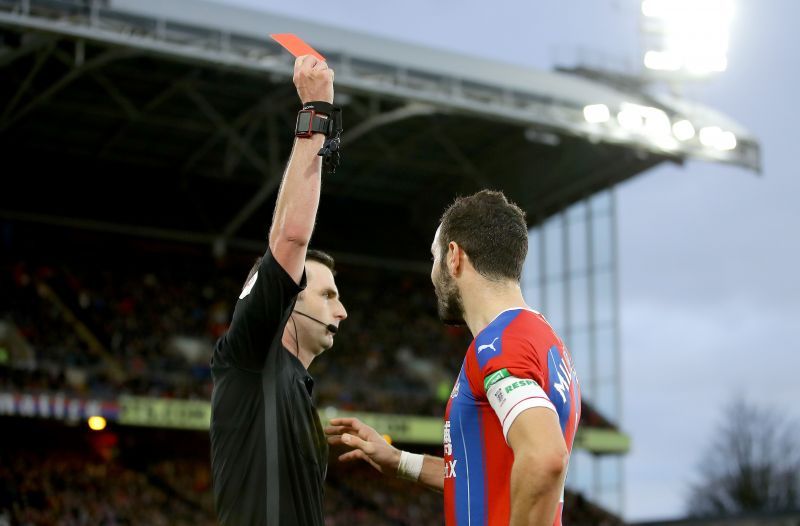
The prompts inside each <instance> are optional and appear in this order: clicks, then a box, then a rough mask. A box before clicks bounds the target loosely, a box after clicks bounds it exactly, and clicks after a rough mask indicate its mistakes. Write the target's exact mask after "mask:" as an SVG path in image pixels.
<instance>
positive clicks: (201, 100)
mask: <svg viewBox="0 0 800 526" xmlns="http://www.w3.org/2000/svg"><path fill="white" fill-rule="evenodd" d="M184 91H185V92H186V94H187V95H188V96H189V98H190V99H192V101H193V102H194V103H195V105H197V107H198V108H199V109H200V111H202V112H203V114H204V115H205V116H206V117H207V118H208V120H210V121H211V122H212V123H213V124H214V125H215V126H217V127H218V128H219V129H220V131H222V133H223V134H224V135H225V136H227V137H228V139H229V140H230V141H231V142H232V143H233V145H234V146H236V147H237V148H238V149H239V150H241V152H242V155H243V156H244V157H245V158H246V159H247V160H248V161H250V164H252V165H253V166H254V167H255V168H256V169H257V170H258V171H259V172H261V173H262V174H263V176H264V177H269V175H270V172H269V165H268V164H267V162H266V161H265V160H264V159H263V158H262V157H261V156H260V155H258V154H257V153H256V152H254V151H253V149H252V148H251V147H250V144H248V143H247V141H245V140H244V139H242V137H241V136H240V135H239V134H238V133H237V132H236V130H235V129H234V128H233V127H232V126H231V125H230V124H229V123H228V121H226V120H225V118H224V117H223V116H222V115H220V113H219V112H218V111H217V110H216V109H214V107H213V106H212V105H211V104H210V103H209V102H208V101H207V100H206V99H205V97H203V96H202V95H201V94H200V93H199V92H198V91H197V90H196V89H194V87H193V86H184Z"/></svg>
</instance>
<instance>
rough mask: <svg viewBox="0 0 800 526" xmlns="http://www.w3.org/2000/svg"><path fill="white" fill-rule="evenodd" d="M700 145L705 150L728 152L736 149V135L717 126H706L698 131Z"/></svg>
mask: <svg viewBox="0 0 800 526" xmlns="http://www.w3.org/2000/svg"><path fill="white" fill-rule="evenodd" d="M700 144H702V145H703V146H705V147H707V148H715V149H717V150H722V151H728V150H733V149H735V148H736V135H734V134H733V132H730V131H723V130H722V128H720V127H719V126H706V127H705V128H702V129H701V130H700Z"/></svg>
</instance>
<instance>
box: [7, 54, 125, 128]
mask: <svg viewBox="0 0 800 526" xmlns="http://www.w3.org/2000/svg"><path fill="white" fill-rule="evenodd" d="M135 54H136V52H135V51H133V50H132V49H110V50H108V51H105V52H103V53H101V54H100V55H97V56H96V57H94V58H92V59H91V60H88V61H86V62H84V63H83V64H81V65H80V66H75V67H73V68H72V70H70V71H69V72H68V73H67V74H66V75H64V76H63V77H61V78H60V79H59V80H58V81H57V82H55V83H53V84H52V85H51V86H50V87H49V88H47V89H46V90H45V91H43V92H42V93H40V94H39V95H37V96H36V97H34V99H33V100H32V101H30V102H29V103H28V104H27V105H25V107H23V108H22V109H20V110H19V111H18V112H16V113H14V114H12V115H9V116H8V118H6V119H5V120H3V121H2V122H0V132H3V131H6V130H7V129H8V128H10V127H11V125H13V124H14V123H16V122H17V121H19V120H20V119H22V118H23V117H25V116H26V115H27V114H28V113H30V112H32V111H33V110H35V109H36V108H38V107H39V106H41V105H42V104H44V103H45V102H47V101H48V100H50V99H51V98H52V97H53V96H54V95H55V94H57V93H58V92H59V91H61V90H62V89H64V88H66V87H67V86H69V85H70V84H71V83H72V82H74V81H75V80H77V79H79V78H80V77H81V76H83V75H84V74H86V73H88V72H90V71H93V70H95V69H98V68H100V67H102V66H105V65H106V64H108V63H110V62H113V61H115V60H119V59H122V58H127V57H131V56H133V55H135ZM53 55H54V56H55V57H56V58H59V60H62V61H63V60H64V56H67V57H68V58H67V61H68V62H71V57H69V56H68V55H66V53H64V52H63V51H60V50H55V51H54V52H53Z"/></svg>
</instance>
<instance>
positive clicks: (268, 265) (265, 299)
mask: <svg viewBox="0 0 800 526" xmlns="http://www.w3.org/2000/svg"><path fill="white" fill-rule="evenodd" d="M305 287H306V274H305V270H304V271H303V275H302V277H301V278H300V283H299V284H297V283H295V282H294V280H293V279H292V278H291V276H289V274H288V273H287V272H286V270H284V268H283V267H281V265H280V264H279V263H278V262H277V261H276V260H275V258H274V257H273V255H272V252H271V251H270V250H269V249H267V252H266V253H265V254H264V257H262V258H261V262H260V264H259V266H258V269H257V271H256V272H255V273H254V274H253V276H251V277H250V279H248V280H247V283H245V285H244V288H243V289H242V292H241V294H239V299H238V301H237V302H236V307H235V309H234V311H233V319H232V320H231V325H230V327H229V328H228V331H227V332H226V333H225V334H224V335H223V336H222V338H220V340H219V341H218V342H217V346H216V348H215V349H214V356H213V358H212V364H214V365H232V366H234V367H238V368H240V369H246V370H252V371H260V370H261V369H262V368H263V366H264V360H265V358H266V355H267V352H268V351H269V348H270V346H271V343H272V340H273V339H274V338H275V337H276V336H278V337H280V335H278V331H281V332H282V330H283V327H284V325H285V324H286V319H287V318H288V316H289V314H290V311H291V308H292V307H293V305H294V301H295V298H296V297H297V295H298V294H299V293H300V292H301V291H302V290H303V289H304V288H305Z"/></svg>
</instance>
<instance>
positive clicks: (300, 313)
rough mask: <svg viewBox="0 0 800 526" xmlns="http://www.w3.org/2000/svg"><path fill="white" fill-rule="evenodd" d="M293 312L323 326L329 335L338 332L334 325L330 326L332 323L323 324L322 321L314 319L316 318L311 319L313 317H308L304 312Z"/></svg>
mask: <svg viewBox="0 0 800 526" xmlns="http://www.w3.org/2000/svg"><path fill="white" fill-rule="evenodd" d="M295 312H296V313H297V314H299V315H300V316H305V317H306V318H308V319H309V320H313V321H315V322H317V323H319V324H320V325H324V326H325V328H326V329H328V331H329V332H330V333H331V334H336V331H338V330H339V327H337V326H336V325H334V324H332V323H325V322H324V321H320V320H318V319H316V318H315V317H313V316H309V315H308V314H306V313H305V312H300V311H299V310H296V311H295Z"/></svg>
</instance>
